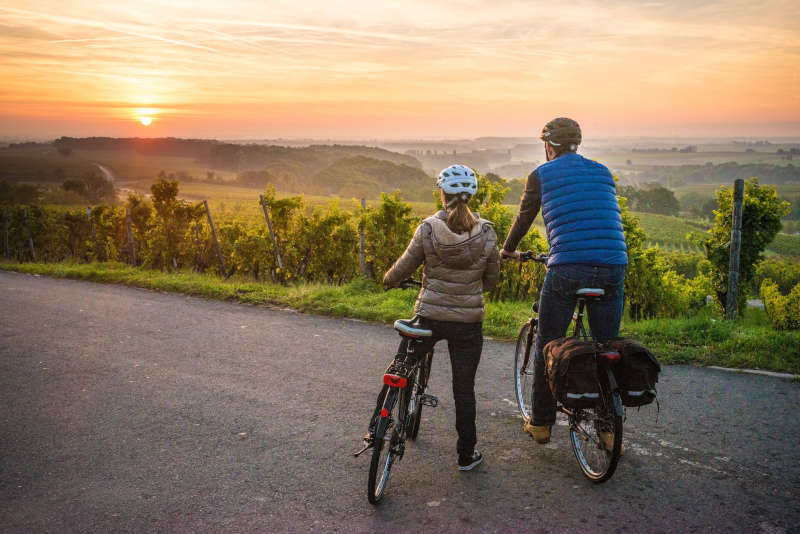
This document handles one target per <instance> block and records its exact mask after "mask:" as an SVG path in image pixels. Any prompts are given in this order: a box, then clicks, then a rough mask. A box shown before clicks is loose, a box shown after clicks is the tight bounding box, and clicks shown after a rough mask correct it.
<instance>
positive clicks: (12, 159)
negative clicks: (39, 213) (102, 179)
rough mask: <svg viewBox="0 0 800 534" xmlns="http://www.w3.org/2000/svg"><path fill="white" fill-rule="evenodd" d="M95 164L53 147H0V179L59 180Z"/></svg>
mask: <svg viewBox="0 0 800 534" xmlns="http://www.w3.org/2000/svg"><path fill="white" fill-rule="evenodd" d="M96 168H97V167H95V166H94V164H93V163H92V162H91V161H89V160H85V159H83V158H73V157H68V156H62V155H60V154H59V153H58V152H57V151H56V149H55V148H53V147H47V148H36V149H30V148H26V149H3V150H0V180H9V181H14V182H58V183H60V182H63V181H64V180H66V179H70V178H79V177H81V176H83V175H84V174H86V173H87V172H90V171H92V170H93V169H96ZM57 169H61V171H60V172H59V171H57Z"/></svg>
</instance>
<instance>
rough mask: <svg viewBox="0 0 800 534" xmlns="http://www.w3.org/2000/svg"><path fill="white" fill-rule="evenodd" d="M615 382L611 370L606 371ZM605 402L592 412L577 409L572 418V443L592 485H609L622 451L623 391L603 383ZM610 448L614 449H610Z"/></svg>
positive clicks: (582, 468)
mask: <svg viewBox="0 0 800 534" xmlns="http://www.w3.org/2000/svg"><path fill="white" fill-rule="evenodd" d="M606 373H607V374H608V380H610V381H611V384H614V382H613V375H612V374H611V371H609V370H606ZM601 382H603V383H601V388H600V389H601V393H600V397H601V402H600V404H598V406H597V407H595V408H591V409H588V410H577V411H576V413H575V414H574V415H572V416H570V427H569V434H570V443H571V444H572V451H573V452H574V453H575V458H576V459H577V460H578V465H579V466H580V468H581V471H583V474H584V475H586V477H587V478H588V479H589V480H591V481H592V482H596V483H600V482H605V481H606V480H608V479H609V478H611V476H612V475H613V474H614V471H615V470H616V469H617V463H618V462H619V457H620V452H621V449H622V416H621V415H620V414H618V413H617V409H616V408H615V406H621V405H622V404H621V401H620V398H619V392H618V391H615V389H616V388H613V389H612V388H611V387H610V386H609V383H608V382H607V381H605V380H603V381H601ZM609 445H610V450H609Z"/></svg>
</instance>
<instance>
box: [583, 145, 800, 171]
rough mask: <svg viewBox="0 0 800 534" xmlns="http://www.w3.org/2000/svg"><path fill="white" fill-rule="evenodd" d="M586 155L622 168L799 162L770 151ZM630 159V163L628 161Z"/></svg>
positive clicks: (799, 160) (785, 163) (627, 152)
mask: <svg viewBox="0 0 800 534" xmlns="http://www.w3.org/2000/svg"><path fill="white" fill-rule="evenodd" d="M587 156H589V157H592V158H593V159H596V160H597V161H599V162H601V163H603V164H604V165H607V166H609V167H614V168H619V169H620V170H624V169H625V168H626V167H629V166H634V167H635V166H637V165H704V164H706V163H708V162H711V163H713V164H714V165H718V164H720V163H727V162H729V161H734V162H736V163H740V164H745V163H769V164H772V165H788V164H789V163H794V164H795V165H796V164H798V163H800V159H796V160H788V159H786V158H785V157H784V156H782V155H778V154H776V153H775V150H773V151H772V152H744V151H738V152H733V151H731V152H728V151H726V152H684V153H681V152H632V151H620V152H598V153H596V154H591V153H587ZM629 160H630V162H631V163H630V165H629V164H628V161H629Z"/></svg>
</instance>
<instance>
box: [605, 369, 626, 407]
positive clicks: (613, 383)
mask: <svg viewBox="0 0 800 534" xmlns="http://www.w3.org/2000/svg"><path fill="white" fill-rule="evenodd" d="M606 374H607V375H608V385H609V389H610V390H611V399H612V401H613V402H614V413H616V414H617V415H618V416H620V417H623V416H624V413H623V408H622V398H621V397H620V395H619V387H617V379H616V377H615V376H614V372H613V371H612V370H611V369H609V368H608V367H606Z"/></svg>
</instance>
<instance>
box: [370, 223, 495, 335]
mask: <svg viewBox="0 0 800 534" xmlns="http://www.w3.org/2000/svg"><path fill="white" fill-rule="evenodd" d="M446 220H447V212H445V211H440V212H438V213H436V214H434V215H432V216H430V217H428V218H427V219H425V220H424V221H422V223H421V224H420V225H419V227H417V231H416V232H414V237H413V238H412V239H411V243H409V245H408V248H406V251H405V252H404V253H403V255H402V256H400V259H398V260H397V261H396V262H395V264H394V265H393V266H392V268H391V269H389V271H388V272H387V273H386V274H385V275H384V277H383V283H384V285H385V286H387V287H396V286H397V285H398V284H400V282H402V281H403V280H405V279H406V278H408V277H409V276H411V275H412V274H413V273H414V271H416V270H417V267H419V266H420V265H421V264H424V267H423V269H422V289H421V290H420V292H419V296H418V297H417V302H416V304H415V305H414V313H416V314H418V315H421V316H423V317H427V318H429V319H434V320H438V321H453V322H458V323H478V322H481V321H483V292H484V291H489V290H490V289H492V288H493V287H494V286H495V285H496V284H497V278H498V274H499V266H498V264H497V257H498V252H497V235H496V234H495V232H494V228H492V223H490V222H489V221H487V220H485V219H480V222H479V223H478V224H476V225H475V226H474V227H473V228H472V230H470V231H469V233H466V232H465V233H462V234H456V233H454V232H452V231H451V230H450V229H449V228H448V227H447V223H446Z"/></svg>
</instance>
